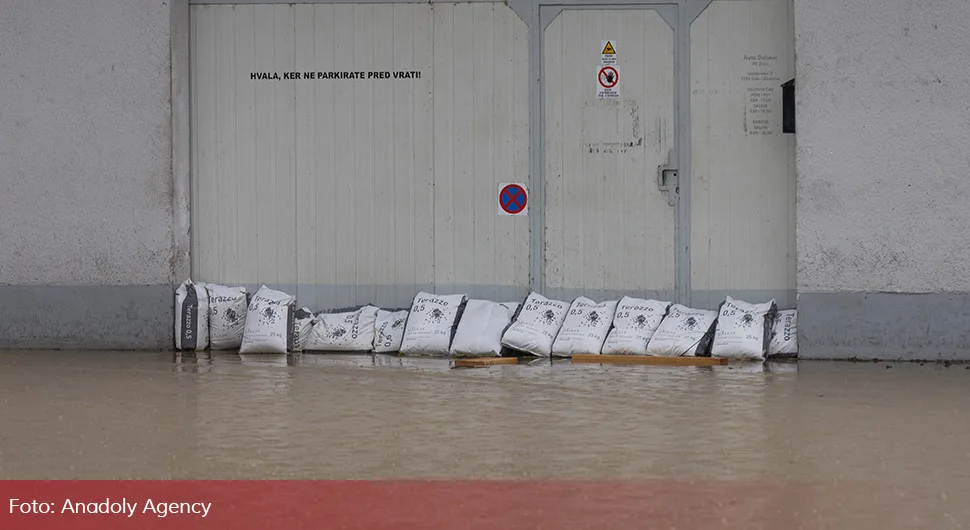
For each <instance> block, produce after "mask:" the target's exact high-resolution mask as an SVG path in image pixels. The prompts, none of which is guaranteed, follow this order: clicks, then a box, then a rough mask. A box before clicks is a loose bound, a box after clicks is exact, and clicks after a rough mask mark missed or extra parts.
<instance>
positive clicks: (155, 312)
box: [0, 285, 175, 350]
mask: <svg viewBox="0 0 970 530" xmlns="http://www.w3.org/2000/svg"><path fill="white" fill-rule="evenodd" d="M174 297H175V291H174V286H172V285H150V286H142V285H130V286H129V285H125V286H50V285H0V348H9V349H48V350H51V349H53V350H69V349H70V350H171V349H172V348H173V347H174V343H173V333H174V331H173V327H174V308H175V298H174Z"/></svg>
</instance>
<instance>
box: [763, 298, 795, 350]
mask: <svg viewBox="0 0 970 530" xmlns="http://www.w3.org/2000/svg"><path fill="white" fill-rule="evenodd" d="M797 353H798V311H797V310H795V309H785V310H783V311H779V312H778V316H777V317H776V318H775V324H774V326H773V327H772V330H771V342H769V343H768V355H769V356H775V355H795V354H797Z"/></svg>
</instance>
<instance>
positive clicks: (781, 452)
mask: <svg viewBox="0 0 970 530" xmlns="http://www.w3.org/2000/svg"><path fill="white" fill-rule="evenodd" d="M51 478H57V479H68V478H81V479H100V478H106V479H224V478H232V479H391V478H409V479H415V478H463V479H491V478H495V479H594V480H614V479H637V480H649V481H655V483H657V484H665V483H669V484H674V483H678V484H680V483H702V482H703V483H705V484H707V483H714V484H720V485H722V486H718V487H723V494H724V495H725V496H727V497H730V496H731V495H732V492H734V491H741V490H737V489H732V488H734V487H741V486H743V485H745V484H747V485H751V484H775V486H772V487H771V493H770V494H771V499H772V500H771V507H770V508H765V510H764V512H763V513H759V514H752V515H751V517H763V518H764V517H767V518H770V517H771V516H772V515H771V514H775V513H776V512H777V513H782V512H786V513H789V512H790V513H789V516H790V515H791V514H792V513H796V512H797V513H800V514H802V515H801V516H799V517H801V518H796V519H797V520H800V521H801V520H809V519H810V520H811V521H812V524H808V525H807V526H805V527H806V528H823V527H824V528H836V527H838V528H853V529H867V528H880V529H885V528H933V529H939V528H962V527H964V526H970V502H968V501H970V367H968V366H967V365H962V364H952V365H942V364H931V363H927V364H925V365H921V364H919V363H901V364H886V363H820V362H801V363H767V364H764V365H761V364H740V365H731V366H726V367H714V368H694V367H650V366H600V365H581V364H575V365H574V364H572V363H571V362H569V361H568V360H562V361H556V362H550V361H549V360H545V359H541V360H536V361H534V362H532V363H529V364H523V365H516V366H495V367H491V368H483V369H454V368H451V367H450V363H449V362H448V361H447V360H444V359H429V358H399V357H395V356H386V355H377V356H371V355H315V354H304V355H296V356H292V355H291V356H276V355H252V356H239V355H235V354H229V353H223V354H220V353H212V354H208V353H207V354H200V355H199V356H197V357H196V356H175V355H172V354H165V353H161V354H159V353H130V352H103V353H102V352H0V479H51ZM803 486H804V487H805V488H813V489H812V490H811V491H813V492H814V493H811V494H809V493H806V492H807V491H808V490H807V489H799V488H802V487H803ZM786 488H787V489H786ZM798 491H801V492H802V493H797V492H798ZM740 494H741V493H738V495H740ZM744 495H755V494H753V493H750V492H749V493H744ZM758 495H760V494H758ZM849 514H852V515H853V518H849V517H848V516H849ZM806 517H807V518H809V519H803V518H806ZM791 520H792V519H786V521H789V522H790V521H791ZM840 521H844V524H843V525H842V526H839V525H840V524H842V523H841V522H840ZM823 523H824V524H823ZM791 527H792V526H790V525H789V526H786V528H791Z"/></svg>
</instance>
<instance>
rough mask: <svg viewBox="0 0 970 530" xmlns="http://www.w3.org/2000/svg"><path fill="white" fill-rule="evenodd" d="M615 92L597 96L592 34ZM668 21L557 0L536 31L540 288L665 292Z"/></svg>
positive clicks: (670, 247)
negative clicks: (662, 169)
mask: <svg viewBox="0 0 970 530" xmlns="http://www.w3.org/2000/svg"><path fill="white" fill-rule="evenodd" d="M605 40H610V41H611V42H612V43H613V44H614V47H615V48H616V52H617V71H618V74H619V75H618V77H619V89H620V94H619V95H620V97H619V98H618V99H612V100H611V99H598V97H597V72H598V71H599V68H600V56H601V55H600V54H601V52H602V47H603V46H602V41H605ZM674 46H675V41H674V31H673V29H672V28H671V27H670V26H669V25H668V24H667V23H666V22H665V21H664V19H663V18H662V17H661V16H660V15H659V14H658V13H657V12H656V11H655V10H653V9H646V8H645V9H566V10H563V11H562V12H561V13H560V14H559V15H558V16H557V17H556V18H555V19H554V20H553V21H552V22H551V23H550V24H549V26H548V27H547V28H546V29H545V31H544V35H543V70H544V81H543V83H544V89H543V104H544V106H545V119H544V123H543V135H544V149H545V154H544V172H545V174H544V181H545V185H546V195H545V197H546V202H545V207H546V212H545V226H546V228H545V229H546V233H545V240H546V243H545V264H544V266H545V284H546V289H547V291H548V293H549V295H551V296H556V297H559V298H566V299H568V298H572V297H574V296H577V295H580V294H585V295H586V296H592V297H594V298H603V297H613V298H615V297H618V296H622V295H624V294H630V295H637V294H640V295H645V296H658V297H665V298H669V297H672V296H673V295H674V292H673V291H674V288H675V270H674V267H675V248H674V223H675V208H674V207H673V206H670V205H669V204H668V202H667V198H666V196H665V195H664V194H663V193H661V191H660V190H659V189H658V186H657V168H658V166H661V165H664V164H666V163H667V159H668V154H669V152H670V150H671V149H674V147H675V136H676V135H675V130H676V129H675V117H674V90H675V86H676V83H675V79H674Z"/></svg>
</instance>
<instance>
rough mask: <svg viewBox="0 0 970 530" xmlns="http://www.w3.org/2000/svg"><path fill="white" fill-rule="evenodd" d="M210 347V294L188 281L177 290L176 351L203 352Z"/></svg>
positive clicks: (203, 285)
mask: <svg viewBox="0 0 970 530" xmlns="http://www.w3.org/2000/svg"><path fill="white" fill-rule="evenodd" d="M208 345H209V292H208V291H207V290H206V288H205V284H202V283H193V282H192V280H191V279H187V280H185V281H184V282H182V284H181V285H179V286H178V288H177V289H175V349H176V350H180V351H203V350H205V349H206V347H207V346H208Z"/></svg>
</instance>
